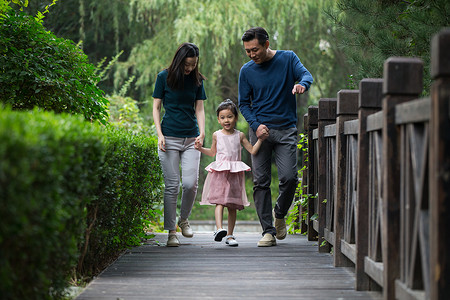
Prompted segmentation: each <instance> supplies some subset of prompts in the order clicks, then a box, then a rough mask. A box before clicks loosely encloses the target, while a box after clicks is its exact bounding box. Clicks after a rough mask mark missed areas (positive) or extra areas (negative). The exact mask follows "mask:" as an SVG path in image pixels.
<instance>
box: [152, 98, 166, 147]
mask: <svg viewBox="0 0 450 300" xmlns="http://www.w3.org/2000/svg"><path fill="white" fill-rule="evenodd" d="M153 122H154V123H155V127H156V132H157V133H158V147H159V149H160V150H162V151H166V139H165V137H164V135H163V133H162V130H161V99H159V98H153Z"/></svg>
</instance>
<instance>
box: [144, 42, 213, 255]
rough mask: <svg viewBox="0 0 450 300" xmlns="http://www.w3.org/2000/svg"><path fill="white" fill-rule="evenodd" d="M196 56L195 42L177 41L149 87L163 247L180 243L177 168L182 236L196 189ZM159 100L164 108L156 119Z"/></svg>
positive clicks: (200, 127)
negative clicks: (160, 178) (161, 189)
mask: <svg viewBox="0 0 450 300" xmlns="http://www.w3.org/2000/svg"><path fill="white" fill-rule="evenodd" d="M198 60H199V49H198V47H197V46H196V45H194V44H192V43H183V44H181V46H180V47H179V48H178V50H177V52H176V53H175V56H174V58H173V60H172V63H171V64H170V66H169V67H168V68H167V69H165V70H163V71H161V72H160V73H159V74H158V76H157V78H156V83H155V89H154V91H153V98H154V100H153V120H154V122H155V127H156V131H157V132H158V155H159V159H160V161H161V166H162V171H163V174H164V183H165V189H164V229H166V230H168V231H169V236H168V238H167V246H168V247H178V246H179V244H180V242H179V240H178V238H177V236H176V225H177V223H176V216H177V199H178V193H179V189H180V188H179V185H180V169H181V182H182V188H183V191H182V196H181V209H180V218H179V220H178V227H180V229H181V234H182V235H183V236H185V237H192V236H193V232H192V229H191V227H190V225H189V221H188V217H189V215H190V214H191V210H192V206H193V205H194V201H195V196H196V194H197V185H198V169H199V162H200V153H198V151H197V150H195V146H194V145H202V144H203V139H204V137H205V111H204V105H203V101H204V100H205V99H206V93H205V89H204V87H203V80H204V79H205V77H203V75H202V74H201V73H200V71H199V70H198ZM162 106H164V109H165V113H164V117H163V118H162V121H161V107H162Z"/></svg>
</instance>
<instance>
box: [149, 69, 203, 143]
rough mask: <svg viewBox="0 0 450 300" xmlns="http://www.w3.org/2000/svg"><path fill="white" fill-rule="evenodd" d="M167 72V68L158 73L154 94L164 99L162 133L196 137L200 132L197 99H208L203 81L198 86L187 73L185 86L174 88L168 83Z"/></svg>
mask: <svg viewBox="0 0 450 300" xmlns="http://www.w3.org/2000/svg"><path fill="white" fill-rule="evenodd" d="M167 74H168V72H167V70H164V71H161V72H160V73H159V74H158V76H157V78H156V83H155V89H154V90H153V95H152V96H153V98H158V99H161V100H162V104H163V107H164V110H165V113H164V116H163V118H162V121H161V130H162V133H163V134H164V135H165V136H173V137H181V138H185V137H196V136H198V135H199V134H200V133H199V130H198V124H197V117H196V116H195V101H196V100H206V93H205V89H204V87H203V81H202V84H201V85H200V86H197V85H196V84H195V81H194V79H193V78H192V77H191V76H189V75H185V76H184V88H183V89H182V90H173V89H171V88H170V87H169V86H168V85H167Z"/></svg>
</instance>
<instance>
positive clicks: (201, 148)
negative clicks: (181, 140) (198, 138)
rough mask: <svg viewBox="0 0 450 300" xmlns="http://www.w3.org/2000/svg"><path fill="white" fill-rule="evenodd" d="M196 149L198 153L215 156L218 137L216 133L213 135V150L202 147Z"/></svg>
mask: <svg viewBox="0 0 450 300" xmlns="http://www.w3.org/2000/svg"><path fill="white" fill-rule="evenodd" d="M195 149H197V150H198V151H200V152H201V153H203V154H206V155H208V156H211V157H213V156H215V155H216V153H217V137H216V133H213V136H212V143H211V148H204V147H202V146H197V145H196V146H195Z"/></svg>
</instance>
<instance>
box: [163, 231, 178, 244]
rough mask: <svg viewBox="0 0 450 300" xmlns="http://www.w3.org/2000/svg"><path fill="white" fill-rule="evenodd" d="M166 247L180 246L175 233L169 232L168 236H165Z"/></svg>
mask: <svg viewBox="0 0 450 300" xmlns="http://www.w3.org/2000/svg"><path fill="white" fill-rule="evenodd" d="M166 246H167V247H178V246H180V241H179V240H178V238H177V234H176V233H169V237H168V238H167V244H166Z"/></svg>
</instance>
